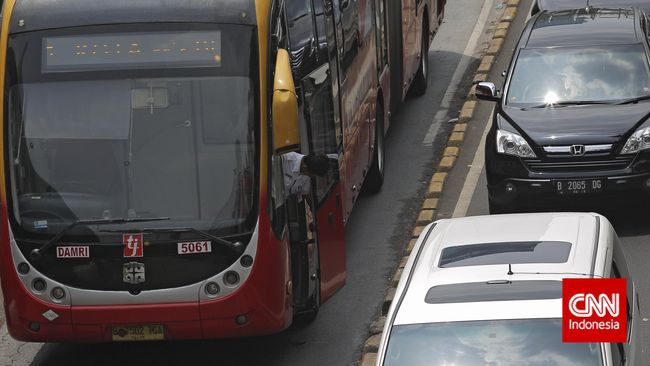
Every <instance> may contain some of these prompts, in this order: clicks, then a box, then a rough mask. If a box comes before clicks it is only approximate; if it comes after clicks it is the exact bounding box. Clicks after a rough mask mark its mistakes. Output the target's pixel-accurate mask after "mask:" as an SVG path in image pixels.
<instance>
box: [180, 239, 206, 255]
mask: <svg viewBox="0 0 650 366" xmlns="http://www.w3.org/2000/svg"><path fill="white" fill-rule="evenodd" d="M211 251H212V245H211V243H210V242H209V241H190V242H185V243H178V254H194V253H209V252H211Z"/></svg>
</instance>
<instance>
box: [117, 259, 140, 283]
mask: <svg viewBox="0 0 650 366" xmlns="http://www.w3.org/2000/svg"><path fill="white" fill-rule="evenodd" d="M122 280H124V282H125V283H129V284H131V285H137V284H138V283H142V282H144V280H145V278H144V263H138V262H129V263H124V265H123V266H122Z"/></svg>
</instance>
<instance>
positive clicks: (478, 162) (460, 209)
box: [451, 108, 494, 217]
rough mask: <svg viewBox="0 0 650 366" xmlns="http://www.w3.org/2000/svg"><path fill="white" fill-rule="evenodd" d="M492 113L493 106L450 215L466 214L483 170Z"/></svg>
mask: <svg viewBox="0 0 650 366" xmlns="http://www.w3.org/2000/svg"><path fill="white" fill-rule="evenodd" d="M493 113H494V108H492V112H490V120H489V121H488V123H487V124H486V125H485V130H484V131H483V136H481V141H480V142H479V144H478V148H477V149H476V153H475V154H474V160H472V165H471V166H470V168H469V172H468V173H467V176H466V177H465V184H463V189H462V190H461V191H460V197H458V201H457V202H456V207H455V208H454V213H453V214H452V215H451V217H463V216H465V215H467V210H468V209H469V204H470V203H471V202H472V197H473V196H474V191H476V185H477V184H478V178H479V177H480V176H481V171H483V167H484V166H485V137H486V136H487V134H488V131H490V126H491V125H492V121H491V119H492V114H493Z"/></svg>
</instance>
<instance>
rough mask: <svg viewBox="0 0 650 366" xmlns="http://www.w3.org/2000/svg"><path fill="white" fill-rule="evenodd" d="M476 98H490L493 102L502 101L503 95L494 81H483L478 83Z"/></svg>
mask: <svg viewBox="0 0 650 366" xmlns="http://www.w3.org/2000/svg"><path fill="white" fill-rule="evenodd" d="M475 94H476V98H478V99H481V100H489V101H491V102H500V101H501V97H500V96H499V91H498V90H497V87H496V86H494V83H490V82H486V81H482V82H480V83H478V84H477V85H476V93H475Z"/></svg>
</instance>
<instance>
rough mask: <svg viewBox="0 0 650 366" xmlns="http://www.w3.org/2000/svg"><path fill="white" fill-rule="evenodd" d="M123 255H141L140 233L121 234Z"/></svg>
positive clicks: (126, 256) (127, 256)
mask: <svg viewBox="0 0 650 366" xmlns="http://www.w3.org/2000/svg"><path fill="white" fill-rule="evenodd" d="M122 243H124V257H125V258H132V257H142V253H143V249H142V234H123V235H122Z"/></svg>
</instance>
